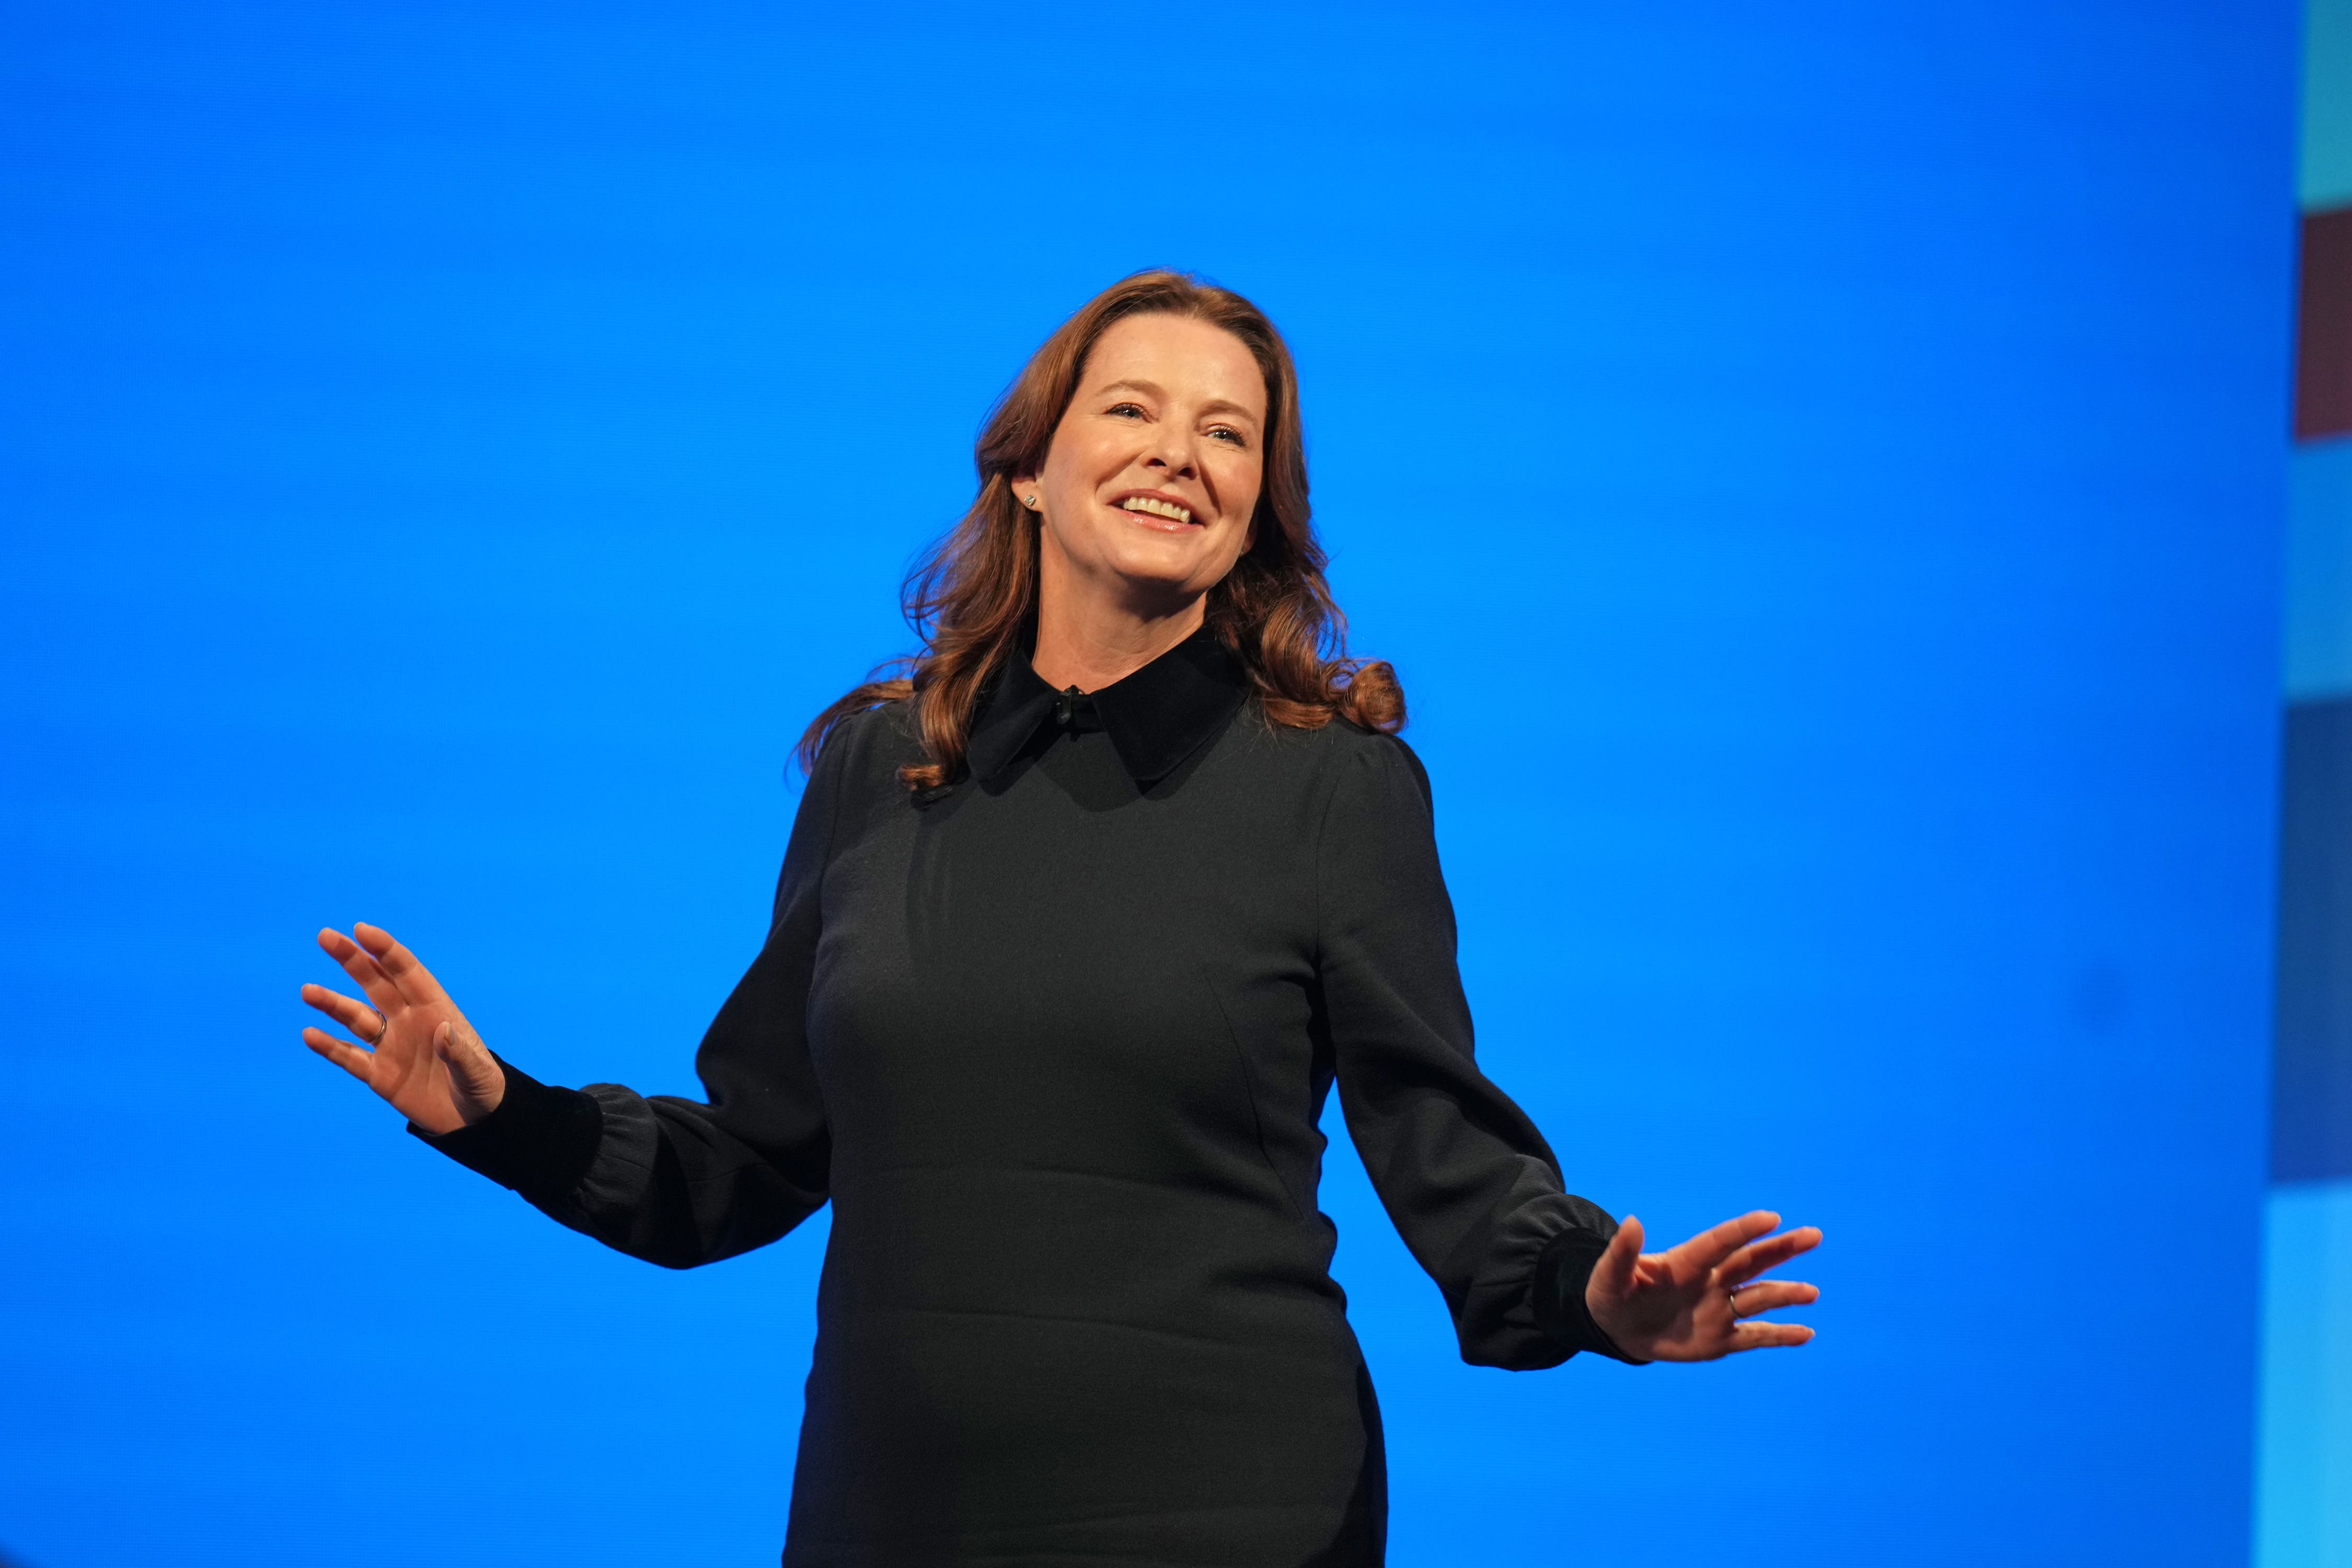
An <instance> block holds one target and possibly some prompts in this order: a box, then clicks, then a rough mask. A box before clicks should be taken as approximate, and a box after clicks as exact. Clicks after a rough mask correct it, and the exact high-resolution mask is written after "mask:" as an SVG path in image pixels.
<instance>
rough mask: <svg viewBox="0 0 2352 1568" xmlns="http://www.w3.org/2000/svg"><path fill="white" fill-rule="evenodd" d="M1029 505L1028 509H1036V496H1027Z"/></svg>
mask: <svg viewBox="0 0 2352 1568" xmlns="http://www.w3.org/2000/svg"><path fill="white" fill-rule="evenodd" d="M1029 506H1030V509H1031V510H1035V509H1036V506H1037V498H1036V497H1035V496H1031V497H1030V498H1029Z"/></svg>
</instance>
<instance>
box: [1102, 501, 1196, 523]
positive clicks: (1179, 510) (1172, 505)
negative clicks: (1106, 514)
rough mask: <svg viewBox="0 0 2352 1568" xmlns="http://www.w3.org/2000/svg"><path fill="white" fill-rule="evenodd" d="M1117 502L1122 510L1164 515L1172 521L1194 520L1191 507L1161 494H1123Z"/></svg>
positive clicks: (1152, 515) (1158, 515)
mask: <svg viewBox="0 0 2352 1568" xmlns="http://www.w3.org/2000/svg"><path fill="white" fill-rule="evenodd" d="M1115 504H1116V505H1117V506H1118V509H1119V510H1121V511H1133V512H1141V513H1142V514H1143V515H1144V516H1146V517H1164V518H1166V519H1167V520H1168V521H1171V522H1176V523H1186V522H1190V521H1192V508H1191V507H1189V506H1186V505H1185V504H1184V503H1183V502H1181V501H1173V500H1167V499H1165V498H1164V497H1160V496H1121V497H1120V498H1119V499H1118V501H1117V502H1116V503H1115Z"/></svg>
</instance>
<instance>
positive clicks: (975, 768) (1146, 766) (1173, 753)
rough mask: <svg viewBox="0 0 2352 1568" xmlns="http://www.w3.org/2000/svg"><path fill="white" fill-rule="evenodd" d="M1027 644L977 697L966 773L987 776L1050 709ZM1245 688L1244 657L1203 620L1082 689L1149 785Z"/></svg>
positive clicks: (1226, 714)
mask: <svg viewBox="0 0 2352 1568" xmlns="http://www.w3.org/2000/svg"><path fill="white" fill-rule="evenodd" d="M1031 653H1032V645H1031V644H1030V643H1029V642H1028V641H1027V639H1025V638H1024V640H1023V641H1022V642H1021V643H1019V644H1017V645H1016V646H1015V647H1014V648H1013V655H1012V657H1011V658H1010V659H1009V660H1008V661H1007V663H1006V667H1005V668H1003V670H1001V671H999V672H998V674H997V676H996V679H995V680H994V682H993V683H992V686H991V688H990V689H989V690H988V692H987V694H986V695H985V696H983V697H982V699H981V701H980V710H979V715H978V717H976V718H975V719H974V720H973V721H972V726H971V736H970V737H969V739H967V740H966V742H964V760H965V762H966V763H968V764H969V765H970V767H971V776H972V777H974V778H976V779H981V780H983V781H985V780H987V779H992V778H994V777H995V776H996V775H997V774H998V773H1002V772H1003V771H1004V768H1005V766H1006V765H1007V764H1008V763H1011V762H1012V761H1013V758H1014V757H1015V756H1016V755H1018V754H1019V753H1020V752H1021V749H1022V748H1023V747H1024V746H1025V745H1027V744H1028V743H1029V740H1030V737H1032V736H1033V735H1034V734H1036V732H1037V729H1038V726H1040V725H1042V724H1045V723H1048V722H1050V721H1052V719H1053V717H1054V704H1055V698H1056V697H1057V696H1058V695H1059V693H1057V692H1055V689H1053V688H1052V687H1050V686H1048V685H1046V684H1045V680H1044V679H1042V678H1041V677H1040V676H1039V675H1038V674H1037V672H1036V671H1035V670H1034V669H1033V668H1030V663H1029V660H1030V658H1031ZM1247 688H1248V680H1247V677H1246V676H1245V675H1244V673H1243V670H1242V666H1241V661H1240V660H1239V659H1237V658H1234V656H1233V655H1232V654H1230V653H1227V652H1226V651H1225V649H1224V647H1223V646H1222V645H1221V644H1219V643H1218V641H1217V639H1216V638H1215V637H1213V636H1211V635H1210V633H1209V630H1208V628H1207V627H1205V626H1203V627H1202V629H1201V630H1199V631H1198V632H1195V633H1194V634H1193V635H1192V637H1187V638H1186V639H1185V640H1184V641H1182V642H1181V643H1178V644H1177V645H1176V646H1175V647H1171V648H1170V649H1169V650H1168V651H1167V652H1166V653H1163V654H1161V655H1160V657H1159V658H1155V659H1153V660H1152V661H1151V662H1150V664H1147V665H1145V666H1144V667H1143V668H1141V669H1139V670H1137V671H1135V673H1133V674H1132V675H1129V676H1128V677H1127V678H1125V679H1121V680H1117V681H1114V682H1112V683H1111V684H1110V685H1108V686H1106V687H1103V688H1101V689H1098V690H1095V691H1091V692H1088V693H1087V700H1088V701H1090V702H1091V703H1093V705H1094V710H1095V715H1096V717H1097V719H1098V720H1100V721H1101V723H1102V728H1103V732H1104V733H1105V734H1107V735H1108V736H1109V737H1110V743H1111V749H1112V750H1113V751H1115V752H1118V760H1119V765H1120V766H1121V767H1123V768H1125V769H1126V770H1127V776H1128V777H1129V778H1130V779H1132V780H1134V781H1135V787H1136V788H1138V789H1150V787H1151V786H1152V785H1153V784H1158V783H1159V782H1160V780H1161V779H1164V778H1166V777H1167V776H1168V775H1169V774H1170V773H1174V772H1175V771H1176V770H1177V769H1178V768H1179V767H1181V765H1182V764H1183V762H1184V759H1185V758H1187V757H1189V756H1191V755H1192V753H1193V752H1197V751H1199V750H1200V749H1201V747H1202V744H1203V743H1204V742H1207V741H1208V740H1209V739H1210V737H1212V736H1213V735H1214V734H1216V733H1217V731H1220V730H1222V729H1223V728H1224V727H1225V721H1227V720H1228V719H1230V718H1232V717H1233V715H1234V710H1235V709H1237V708H1239V707H1240V706H1241V704H1242V698H1243V696H1244V693H1245V692H1246V690H1247Z"/></svg>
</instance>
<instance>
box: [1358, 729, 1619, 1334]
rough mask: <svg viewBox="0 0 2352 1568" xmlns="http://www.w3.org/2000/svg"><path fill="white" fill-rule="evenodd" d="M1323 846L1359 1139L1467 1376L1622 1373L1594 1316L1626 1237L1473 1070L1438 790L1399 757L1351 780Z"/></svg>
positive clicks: (1364, 766)
mask: <svg viewBox="0 0 2352 1568" xmlns="http://www.w3.org/2000/svg"><path fill="white" fill-rule="evenodd" d="M1342 770H1343V771H1342V773H1341V777H1340V779H1339V784H1338V785H1337V786H1336V788H1335V789H1334V791H1333V794H1332V796H1331V800H1330V803H1329V805H1328V809H1327V810H1326V812H1325V815H1324V818H1323V823H1322V827H1321V830H1320V833H1319V836H1318V844H1317V889H1316V894H1317V924H1318V940H1319V947H1320V952H1319V954H1318V969H1319V974H1320V980H1321V986H1322V994H1323V1008H1324V1017H1325V1027H1326V1028H1327V1029H1328V1036H1329V1040H1330V1047H1331V1050H1332V1053H1333V1057H1334V1061H1335V1067H1336V1072H1337V1076H1338V1079H1339V1100H1340V1106H1341V1109H1342V1110H1343V1111H1344V1112H1345V1114H1346V1116H1347V1121H1348V1131H1349V1135H1350V1136H1351V1137H1352V1138H1353V1139H1354V1140H1355V1143H1356V1148H1357V1150H1358V1152H1360V1154H1361V1155H1362V1157H1363V1161H1364V1165H1365V1169H1366V1171H1367V1172H1368V1173H1370V1176H1371V1180H1372V1185H1373V1187H1374V1188H1375V1190H1377V1191H1378V1192H1379V1194H1380V1195H1381V1203H1382V1204H1383V1205H1385V1206H1386V1207H1387V1209H1388V1213H1389V1216H1390V1218H1391V1220H1392V1221H1393V1222H1394V1223H1395V1225H1396V1227H1397V1230H1398V1232H1399V1234H1400V1235H1402V1237H1403V1238H1404V1242H1405V1245H1406V1247H1409V1248H1410V1249H1411V1250H1412V1255H1413V1257H1414V1258H1416V1259H1418V1260H1419V1261H1420V1263H1421V1266H1422V1267H1423V1268H1425V1269H1427V1270H1428V1271H1429V1274H1430V1276H1431V1278H1432V1279H1435V1280H1436V1282H1437V1285H1438V1288H1439V1289H1440V1290H1441V1291H1442V1292H1443V1293H1444V1297H1445V1303H1446V1306H1447V1308H1448V1309H1449V1310H1451V1311H1452V1313H1453V1316H1454V1331H1455V1333H1456V1335H1457V1336H1458V1337H1459V1339H1460V1342H1461V1346H1462V1356H1463V1359H1464V1360H1465V1361H1467V1362H1471V1363H1475V1364H1478V1365H1486V1366H1502V1367H1508V1368H1512V1369H1514V1370H1525V1369H1532V1368H1537V1367H1546V1366H1552V1365H1556V1364H1558V1363H1560V1362H1562V1361H1565V1360H1566V1359H1568V1357H1570V1356H1571V1355H1573V1354H1575V1353H1576V1352H1578V1351H1580V1350H1591V1351H1598V1352H1601V1353H1602V1354H1604V1355H1611V1356H1617V1357H1618V1358H1619V1359H1621V1360H1622V1359H1629V1358H1625V1357H1623V1356H1622V1354H1621V1353H1620V1352H1618V1351H1617V1349H1616V1347H1615V1346H1613V1345H1612V1344H1611V1343H1610V1342H1609V1339H1608V1336H1607V1335H1606V1334H1604V1333H1602V1332H1601V1330H1600V1328H1599V1327H1598V1326H1597V1325H1596V1324H1594V1323H1593V1321H1591V1316H1590V1315H1589V1314H1588V1312H1587V1311H1586V1310H1585V1304H1584V1287H1585V1282H1586V1280H1587V1279H1589V1278H1590V1277H1591V1272H1592V1266H1593V1263H1594V1262H1595V1261H1596V1260H1597V1259H1598V1258H1599V1257H1600V1256H1601V1250H1602V1248H1604V1247H1606V1246H1607V1245H1608V1240H1609V1237H1611V1236H1612V1235H1614V1234H1615V1232H1616V1228H1617V1226H1616V1221H1615V1220H1613V1219H1612V1218H1611V1216H1610V1215H1608V1214H1606V1213H1604V1212H1603V1211H1602V1210H1601V1209H1600V1208H1599V1207H1597V1206H1596V1205H1592V1204H1591V1203H1588V1202H1586V1201H1585V1200H1584V1199H1582V1198H1580V1197H1576V1196H1573V1195H1571V1194H1569V1193H1567V1192H1565V1191H1563V1190H1562V1184H1561V1181H1560V1173H1559V1162H1558V1161H1557V1160H1555V1159H1554V1158H1553V1157H1552V1152H1551V1150H1550V1148H1549V1145H1547V1144H1546V1143H1545V1142H1544V1139H1543V1135H1542V1134H1541V1133H1540V1132H1538V1131H1537V1130H1536V1127H1535V1124H1534V1123H1533V1122H1532V1121H1529V1120H1528V1116H1527V1114H1526V1113H1525V1112H1524V1111H1522V1110H1520V1109H1519V1108H1518V1107H1517V1105H1515V1104H1513V1103H1512V1102H1511V1100H1510V1099H1509V1098H1508V1097H1507V1096H1506V1095H1505V1094H1504V1093H1503V1092H1502V1090H1500V1089H1496V1087H1495V1086H1494V1085H1493V1084H1492V1083H1490V1082H1488V1081H1487V1079H1486V1077H1485V1075H1484V1074H1482V1073H1481V1072H1480V1071H1479V1069H1478V1066H1477V1063H1476V1061H1475V1058H1474V1057H1473V1053H1472V1043H1471V1026H1470V1011H1469V1005H1468V1003H1467V1001H1466V1000H1465V997H1464V995H1463V992H1462V981H1461V975H1460V973H1459V971H1458V969H1457V968H1456V966H1455V960H1454V942H1455V937H1454V908H1453V903H1452V901H1451V900H1449V899H1448V898H1447V896H1446V891H1445V883H1444V878H1443V876H1442V875H1441V874H1440V872H1439V869H1438V862H1437V845H1436V839H1435V836H1434V833H1433V822H1432V816H1431V807H1430V795H1429V782H1428V775H1427V774H1426V773H1424V772H1423V769H1422V766H1421V763H1420V760H1419V759H1418V758H1416V757H1415V756H1414V755H1413V754H1412V751H1411V749H1410V748H1408V747H1407V746H1406V745H1405V744H1404V742H1402V741H1396V740H1393V739H1382V740H1381V741H1379V742H1377V743H1376V744H1374V745H1371V746H1368V747H1364V748H1361V749H1360V750H1358V751H1357V752H1355V754H1354V755H1352V756H1350V757H1349V758H1348V759H1347V760H1346V761H1345V762H1344V763H1342Z"/></svg>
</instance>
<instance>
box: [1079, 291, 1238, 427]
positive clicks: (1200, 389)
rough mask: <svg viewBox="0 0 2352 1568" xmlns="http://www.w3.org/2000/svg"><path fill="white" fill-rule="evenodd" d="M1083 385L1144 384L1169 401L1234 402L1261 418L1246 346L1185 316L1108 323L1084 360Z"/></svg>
mask: <svg viewBox="0 0 2352 1568" xmlns="http://www.w3.org/2000/svg"><path fill="white" fill-rule="evenodd" d="M1086 379H1087V384H1089V385H1093V386H1101V385H1105V384H1108V383H1110V382H1114V381H1148V382H1150V383H1152V384H1155V385H1157V386H1160V387H1162V388H1164V389H1165V390H1166V391H1167V392H1168V394H1169V395H1171V396H1172V397H1177V398H1180V399H1186V400H1198V401H1203V402H1205V401H1208V400H1211V399H1218V400H1222V401H1223V402H1227V403H1237V404H1239V405H1242V406H1243V407H1244V408H1247V409H1249V410H1250V411H1252V412H1253V413H1254V414H1255V415H1256V416H1258V417H1259V418H1260V419H1263V418H1265V374H1264V373H1263V372H1261V371H1260V370H1259V369H1258V364H1257V358H1256V356H1255V355H1254V354H1252V353H1250V351H1249V346H1248V345H1247V344H1245V343H1244V342H1242V341H1241V339H1239V338H1237V337H1235V336H1234V335H1233V333H1231V332H1229V331H1225V330H1224V328H1223V327H1215V326H1211V325H1210V324H1209V323H1208V322H1206V321H1194V320H1193V319H1192V317H1190V316H1167V315H1149V316H1129V317H1128V318H1126V319H1125V320H1124V321H1114V322H1112V323H1111V324H1110V326H1109V327H1108V328H1107V329H1105V331H1104V332H1103V335H1102V336H1101V337H1099V338H1097V339H1096V340H1095V346H1094V352H1093V353H1090V354H1088V355H1087V373H1086Z"/></svg>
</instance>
